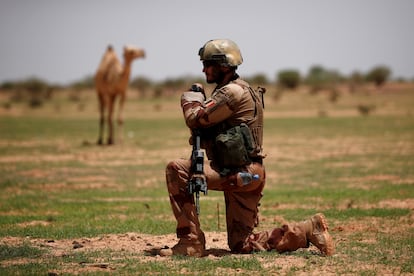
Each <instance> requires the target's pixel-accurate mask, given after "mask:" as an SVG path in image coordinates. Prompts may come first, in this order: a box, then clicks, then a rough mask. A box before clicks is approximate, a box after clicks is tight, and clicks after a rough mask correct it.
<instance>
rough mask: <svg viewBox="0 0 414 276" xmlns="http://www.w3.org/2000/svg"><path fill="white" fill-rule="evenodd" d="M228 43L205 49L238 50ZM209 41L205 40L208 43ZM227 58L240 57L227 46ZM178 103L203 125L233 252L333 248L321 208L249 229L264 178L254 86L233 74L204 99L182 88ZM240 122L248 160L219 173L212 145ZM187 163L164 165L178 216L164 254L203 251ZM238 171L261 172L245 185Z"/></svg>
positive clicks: (210, 178) (191, 121) (207, 167)
mask: <svg viewBox="0 0 414 276" xmlns="http://www.w3.org/2000/svg"><path fill="white" fill-rule="evenodd" d="M213 43H215V42H214V41H213ZM228 43H229V42H228V41H227V40H225V41H224V42H223V41H221V40H220V41H218V43H217V44H216V45H214V44H213V45H212V44H210V45H209V47H210V46H213V49H210V50H209V51H212V52H217V51H219V52H220V51H223V49H225V47H228V48H229V46H228V45H230V46H231V47H230V48H231V50H234V49H236V50H238V48H237V46H235V44H234V43H232V42H231V41H230V43H231V44H228ZM208 44H209V42H208V43H207V44H206V45H208ZM223 45H224V46H223ZM214 47H215V48H214ZM223 47H224V48H223ZM205 48H206V46H205ZM202 49H203V48H202ZM200 53H201V54H200V57H201V56H202V55H203V53H202V52H201V50H200ZM238 55H239V56H238ZM214 57H216V56H214ZM234 57H236V59H234ZM230 58H233V59H232V60H231V61H232V62H233V63H234V64H232V65H233V66H234V65H238V64H240V63H241V61H242V58H241V56H240V53H239V52H237V51H233V52H231V56H230ZM181 106H182V109H183V114H184V118H185V122H186V124H187V126H188V127H189V128H190V129H191V130H194V129H199V130H200V129H201V130H202V141H201V144H202V148H204V149H205V152H206V154H207V157H208V161H205V164H204V173H205V177H206V180H207V186H208V189H209V190H217V191H223V192H224V198H225V204H226V223H227V235H228V238H227V239H228V245H229V248H230V250H231V251H232V252H238V253H250V252H252V251H256V250H272V249H276V250H277V251H279V252H284V251H293V250H296V249H298V248H300V247H307V246H309V242H312V243H314V244H315V245H316V246H318V248H319V249H320V250H321V251H322V253H323V254H325V255H331V254H332V253H333V243H332V239H331V237H330V235H329V234H328V233H327V224H326V221H325V218H324V216H323V215H322V214H317V215H315V216H314V217H312V218H311V219H310V220H307V221H304V222H301V223H293V224H290V225H283V226H282V227H281V228H275V229H273V230H271V231H263V232H260V233H257V234H254V233H253V229H254V227H255V226H257V224H258V205H259V201H260V199H261V197H262V191H263V188H264V185H265V179H266V175H265V168H264V166H263V162H262V160H263V157H264V155H263V152H262V143H263V104H262V98H261V97H260V95H259V93H258V92H257V91H254V90H253V89H251V88H250V86H249V84H248V83H247V82H245V81H243V80H241V79H240V78H239V77H238V75H237V74H235V76H234V78H233V79H232V80H231V81H230V82H229V83H227V84H225V85H224V86H221V87H217V88H216V89H215V90H214V91H213V93H212V94H211V97H210V98H208V99H207V100H205V99H204V95H203V94H202V93H199V92H191V91H189V92H184V93H183V96H182V98H181ZM242 123H245V124H247V126H248V127H249V129H250V132H251V133H252V136H253V140H254V144H255V149H254V151H253V153H252V154H251V155H250V160H251V163H249V164H247V165H245V166H242V167H239V168H236V169H235V168H232V169H231V170H230V171H227V172H226V173H224V174H223V168H221V167H220V165H219V164H220V156H219V154H218V153H217V150H215V147H214V146H215V140H214V139H215V137H216V136H217V135H218V134H219V133H222V132H223V131H225V130H228V129H230V128H232V127H234V126H238V125H240V124H242ZM190 169H191V160H185V159H176V160H174V161H171V162H170V163H169V164H168V165H167V168H166V182H167V188H168V192H169V198H170V203H171V207H172V210H173V213H174V215H175V218H176V220H177V229H176V231H177V237H178V238H179V243H178V244H177V245H176V246H174V247H173V248H172V250H170V251H168V252H169V253H168V254H165V255H170V254H179V255H191V256H202V255H204V250H205V237H204V233H203V232H202V230H201V228H200V222H199V219H198V215H197V213H196V208H195V203H194V197H193V196H190V195H188V192H187V182H188V180H189V179H190V178H191V172H190ZM241 171H247V172H250V173H252V174H257V175H258V176H259V177H258V179H255V180H253V181H252V182H250V183H249V184H247V185H243V184H242V182H241V179H240V177H239V176H238V174H237V173H238V172H241ZM162 255H163V254H162Z"/></svg>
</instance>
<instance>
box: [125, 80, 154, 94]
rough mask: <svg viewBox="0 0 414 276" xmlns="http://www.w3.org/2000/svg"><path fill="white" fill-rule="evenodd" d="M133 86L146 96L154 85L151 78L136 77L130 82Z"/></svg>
mask: <svg viewBox="0 0 414 276" xmlns="http://www.w3.org/2000/svg"><path fill="white" fill-rule="evenodd" d="M130 85H131V87H132V88H135V89H137V90H138V91H139V93H140V94H141V95H142V96H144V95H145V94H147V92H148V91H149V90H150V89H151V88H152V87H153V83H152V81H151V80H150V79H149V78H146V77H142V76H139V77H135V78H133V79H132V81H131V83H130Z"/></svg>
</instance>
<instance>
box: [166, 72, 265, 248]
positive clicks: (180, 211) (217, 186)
mask: <svg viewBox="0 0 414 276" xmlns="http://www.w3.org/2000/svg"><path fill="white" fill-rule="evenodd" d="M190 93H192V92H190ZM252 93H255V92H254V91H251V90H250V89H249V86H248V84H247V83H246V82H244V81H242V80H241V79H239V78H237V79H235V80H233V81H232V82H231V83H229V84H228V85H225V86H223V87H222V88H220V89H217V90H215V91H214V92H213V93H212V96H211V98H210V99H208V100H207V101H205V102H203V103H202V104H201V103H199V102H197V101H189V100H192V99H189V97H185V96H183V99H182V107H183V112H184V117H185V120H186V123H187V125H188V126H189V127H190V128H191V129H195V128H202V129H203V130H204V131H203V132H204V133H206V135H203V136H202V137H207V138H204V139H203V140H202V145H203V147H204V148H205V151H206V154H207V157H208V159H209V161H208V162H206V164H205V166H204V172H205V176H206V180H207V184H208V189H210V190H217V191H223V192H224V197H225V202H226V222H227V232H228V243H229V247H230V249H231V250H232V251H240V250H241V249H242V247H243V245H244V241H245V240H246V238H248V236H249V235H250V234H251V233H252V230H253V228H254V227H255V225H257V222H258V217H257V214H258V203H259V200H260V198H261V197H262V190H263V187H264V184H265V170H264V167H263V165H262V157H263V156H262V152H261V145H262V133H263V109H262V103H261V102H260V99H259V98H258V97H256V95H255V94H252ZM253 97H255V98H253ZM240 123H246V124H247V125H248V126H249V128H250V130H251V131H252V133H253V134H254V135H253V136H254V138H255V140H256V145H257V149H256V157H255V158H253V159H254V160H253V162H252V163H251V164H249V165H247V166H245V167H242V168H238V170H237V171H232V172H231V173H230V174H229V175H227V176H224V177H223V176H221V175H220V168H219V167H218V166H217V164H216V160H215V152H214V149H213V138H214V137H216V136H217V134H218V133H219V132H220V131H222V130H224V129H225V128H229V127H232V126H236V125H240ZM190 167H191V161H190V160H183V159H178V160H174V161H172V162H170V163H169V164H168V166H167V170H166V176H167V186H168V191H169V195H170V200H171V206H172V208H173V212H174V215H175V217H176V218H177V222H178V225H177V236H178V238H180V239H189V240H194V239H195V240H199V239H200V238H199V236H200V235H202V234H201V233H202V232H201V230H200V223H199V220H198V217H197V215H196V212H195V207H194V200H193V198H192V197H190V196H189V195H187V190H186V185H187V181H188V179H189V178H190ZM238 171H248V172H250V173H252V174H258V175H259V179H257V180H254V181H252V182H251V183H250V184H248V185H242V183H241V182H240V181H241V180H240V179H238V178H237V174H236V173H237V172H238Z"/></svg>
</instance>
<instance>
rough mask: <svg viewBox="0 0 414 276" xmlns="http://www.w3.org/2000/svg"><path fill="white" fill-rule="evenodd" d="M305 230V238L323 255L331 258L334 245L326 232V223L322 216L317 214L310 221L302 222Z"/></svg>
mask: <svg viewBox="0 0 414 276" xmlns="http://www.w3.org/2000/svg"><path fill="white" fill-rule="evenodd" d="M303 224H304V226H305V229H306V238H307V239H308V241H310V242H311V243H312V244H313V245H315V246H316V247H317V248H318V249H319V250H320V251H321V253H322V254H323V255H325V256H331V255H333V254H334V252H335V245H334V242H333V240H332V237H331V235H330V234H329V232H328V223H327V222H326V218H325V216H324V215H323V214H321V213H318V214H316V215H314V216H313V217H312V218H311V219H310V220H307V221H305V222H303Z"/></svg>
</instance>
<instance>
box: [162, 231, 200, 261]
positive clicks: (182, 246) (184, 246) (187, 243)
mask: <svg viewBox="0 0 414 276" xmlns="http://www.w3.org/2000/svg"><path fill="white" fill-rule="evenodd" d="M205 250H206V239H205V236H204V233H201V234H200V236H199V238H198V239H197V240H191V239H184V238H182V239H180V240H179V241H178V243H177V244H176V245H174V246H173V247H172V248H166V249H161V250H160V251H159V254H160V256H163V257H167V256H190V257H203V256H204V255H205Z"/></svg>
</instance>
